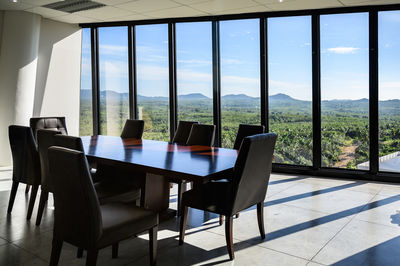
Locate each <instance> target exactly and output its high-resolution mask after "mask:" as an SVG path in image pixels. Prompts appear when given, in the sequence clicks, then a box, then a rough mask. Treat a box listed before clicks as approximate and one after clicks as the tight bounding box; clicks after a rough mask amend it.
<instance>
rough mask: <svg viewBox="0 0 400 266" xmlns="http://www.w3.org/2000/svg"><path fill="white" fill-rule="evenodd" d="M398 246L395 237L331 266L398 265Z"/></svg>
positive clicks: (399, 240)
mask: <svg viewBox="0 0 400 266" xmlns="http://www.w3.org/2000/svg"><path fill="white" fill-rule="evenodd" d="M399 246H400V237H395V238H392V239H390V240H388V241H385V242H383V243H381V244H379V245H376V246H373V247H370V248H368V249H366V250H364V251H361V252H358V253H356V254H354V255H352V256H350V257H347V258H345V259H343V260H341V261H338V262H336V263H335V264H332V265H335V266H345V265H351V266H353V265H385V266H391V265H393V266H394V265H399V264H400V252H399V250H398V247H399Z"/></svg>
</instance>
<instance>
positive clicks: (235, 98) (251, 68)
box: [220, 19, 261, 148]
mask: <svg viewBox="0 0 400 266" xmlns="http://www.w3.org/2000/svg"><path fill="white" fill-rule="evenodd" d="M259 31H260V28H259V20H258V19H246V20H230V21H221V22H220V60H221V135H222V147H228V148H232V147H233V144H234V142H235V137H236V133H237V129H238V126H239V124H258V125H259V124H260V123H261V119H260V33H259Z"/></svg>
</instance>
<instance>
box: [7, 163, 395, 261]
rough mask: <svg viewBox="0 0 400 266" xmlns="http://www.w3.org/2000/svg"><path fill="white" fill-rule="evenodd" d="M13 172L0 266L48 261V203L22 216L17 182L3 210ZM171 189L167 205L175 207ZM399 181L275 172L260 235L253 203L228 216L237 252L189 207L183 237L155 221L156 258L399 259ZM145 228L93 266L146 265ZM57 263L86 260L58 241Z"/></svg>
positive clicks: (172, 224)
mask: <svg viewBox="0 0 400 266" xmlns="http://www.w3.org/2000/svg"><path fill="white" fill-rule="evenodd" d="M10 188H11V172H10V171H0V211H1V213H0V265H48V260H49V257H50V250H51V238H52V221H53V209H52V208H51V207H52V204H53V202H52V200H51V199H50V200H49V203H48V207H49V208H47V209H46V211H45V214H44V217H43V220H42V224H41V226H40V227H36V226H35V225H34V221H35V218H36V208H37V202H36V208H35V210H34V215H33V219H32V220H31V221H26V219H25V215H26V209H27V205H28V195H25V193H24V190H25V186H24V185H21V186H20V188H19V191H18V194H17V198H16V202H15V205H14V210H13V213H12V215H10V216H8V215H7V214H6V210H7V204H8V197H9V192H10ZM175 189H176V188H174V189H173V190H172V193H171V206H172V207H173V208H175V207H176V190H175ZM399 193H400V185H394V184H382V183H370V182H362V181H354V180H335V179H326V178H313V177H307V176H293V175H278V174H274V175H272V177H271V181H270V183H269V187H268V193H267V197H266V200H265V204H264V206H265V207H264V208H265V209H264V210H265V211H264V215H265V228H266V234H267V236H266V239H265V240H264V241H261V239H260V238H259V235H258V227H257V215H256V210H255V209H254V208H251V209H248V210H246V211H244V212H242V213H241V215H240V217H239V218H237V219H235V220H234V233H233V236H234V243H235V255H236V259H235V261H234V263H232V262H230V261H228V258H229V257H228V255H227V251H226V247H225V236H224V226H219V225H218V217H217V216H216V215H214V214H210V213H203V212H201V211H197V210H190V212H189V217H188V229H187V231H186V232H187V233H186V237H185V244H184V245H183V246H178V240H177V236H178V225H179V221H178V219H173V220H170V221H168V222H164V223H162V224H161V225H160V227H159V234H158V239H159V242H158V243H159V244H158V265H215V264H218V265H232V264H236V265H321V264H322V265H331V264H334V265H366V264H368V265H399V261H400V252H399V250H400V214H399V213H397V212H396V210H398V209H400V195H399ZM147 242H148V239H147V235H141V236H139V237H137V238H132V239H129V240H126V241H123V242H122V243H121V244H120V253H119V254H120V255H119V258H117V259H111V248H106V249H104V250H101V251H100V253H99V260H98V265H148V249H147V246H148V245H147ZM60 265H85V259H77V258H76V248H75V247H72V246H70V245H68V244H64V247H63V250H62V255H61V261H60Z"/></svg>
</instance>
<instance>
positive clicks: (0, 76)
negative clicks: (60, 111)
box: [0, 11, 41, 166]
mask: <svg viewBox="0 0 400 266" xmlns="http://www.w3.org/2000/svg"><path fill="white" fill-rule="evenodd" d="M40 22H41V17H40V16H38V15H35V14H32V13H28V12H22V11H4V12H3V23H2V30H1V37H2V38H1V40H0V147H1V148H0V166H7V165H10V164H11V153H10V148H9V147H10V145H9V142H8V126H9V125H10V124H19V125H28V124H29V118H30V117H31V116H32V114H33V104H34V95H35V83H36V69H37V60H38V49H39V35H40ZM0 26H1V25H0Z"/></svg>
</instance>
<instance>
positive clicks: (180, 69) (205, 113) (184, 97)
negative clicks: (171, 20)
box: [176, 22, 213, 124]
mask: <svg viewBox="0 0 400 266" xmlns="http://www.w3.org/2000/svg"><path fill="white" fill-rule="evenodd" d="M211 39H212V35H211V22H195V23H177V24H176V59H177V64H176V66H177V90H178V120H186V121H187V120H189V121H198V122H200V123H203V124H213V102H212V96H213V89H212V40H211Z"/></svg>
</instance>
